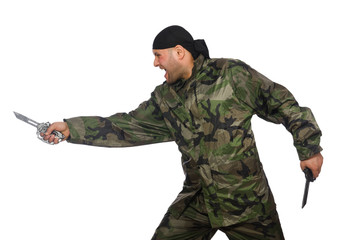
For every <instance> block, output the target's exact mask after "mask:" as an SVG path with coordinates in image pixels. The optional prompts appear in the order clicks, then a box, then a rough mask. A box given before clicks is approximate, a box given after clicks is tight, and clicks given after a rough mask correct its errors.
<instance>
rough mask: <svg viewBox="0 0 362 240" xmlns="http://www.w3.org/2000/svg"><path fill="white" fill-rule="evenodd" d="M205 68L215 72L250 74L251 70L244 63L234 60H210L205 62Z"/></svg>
mask: <svg viewBox="0 0 362 240" xmlns="http://www.w3.org/2000/svg"><path fill="white" fill-rule="evenodd" d="M206 67H208V68H214V69H217V70H232V71H235V72H240V71H242V72H251V71H252V68H251V67H250V66H249V65H248V64H246V63H245V62H243V61H241V60H239V59H234V58H211V59H208V60H207V61H206Z"/></svg>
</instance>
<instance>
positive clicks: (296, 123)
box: [233, 65, 322, 160]
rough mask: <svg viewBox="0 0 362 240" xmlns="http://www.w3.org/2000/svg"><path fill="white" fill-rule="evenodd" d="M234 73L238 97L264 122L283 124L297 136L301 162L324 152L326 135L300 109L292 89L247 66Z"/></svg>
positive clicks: (311, 118)
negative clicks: (291, 91)
mask: <svg viewBox="0 0 362 240" xmlns="http://www.w3.org/2000/svg"><path fill="white" fill-rule="evenodd" d="M233 72H234V75H233V78H234V82H235V83H236V85H235V87H236V89H237V93H236V95H237V97H238V98H239V99H241V100H242V101H243V102H244V103H246V104H247V105H248V106H249V107H250V108H251V109H252V111H253V112H254V113H255V114H257V115H258V116H259V117H260V118H262V119H265V120H267V121H269V122H273V123H276V124H280V123H281V124H283V125H284V126H285V128H286V129H287V130H288V131H289V132H290V133H291V134H292V136H293V141H294V146H295V147H296V149H297V152H298V156H299V159H300V160H306V159H308V158H310V157H312V156H313V155H315V154H317V153H319V152H321V151H322V148H321V147H320V138H321V136H322V132H321V130H320V128H319V126H318V124H317V122H316V120H315V118H314V116H313V113H312V111H311V110H310V109H309V108H307V107H301V106H299V104H298V102H297V101H296V100H295V98H294V97H293V95H292V94H291V93H290V92H289V91H288V89H286V88H285V87H283V86H282V85H280V84H277V83H275V82H272V81H271V80H269V79H268V78H266V77H265V76H263V75H262V74H260V73H258V72H257V71H255V70H254V69H252V68H250V67H249V66H247V65H243V67H242V69H241V70H236V71H235V70H234V71H233Z"/></svg>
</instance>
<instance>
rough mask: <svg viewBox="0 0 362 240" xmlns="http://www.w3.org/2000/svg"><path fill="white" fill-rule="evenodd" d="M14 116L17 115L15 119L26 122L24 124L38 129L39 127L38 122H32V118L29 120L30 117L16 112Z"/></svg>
mask: <svg viewBox="0 0 362 240" xmlns="http://www.w3.org/2000/svg"><path fill="white" fill-rule="evenodd" d="M14 114H15V117H16V118H17V119H20V120H21V121H24V122H26V123H27V124H30V125H32V126H34V127H37V126H38V125H39V123H38V122H36V121H34V120H32V119H30V118H28V117H25V116H24V115H22V114H20V113H17V112H14Z"/></svg>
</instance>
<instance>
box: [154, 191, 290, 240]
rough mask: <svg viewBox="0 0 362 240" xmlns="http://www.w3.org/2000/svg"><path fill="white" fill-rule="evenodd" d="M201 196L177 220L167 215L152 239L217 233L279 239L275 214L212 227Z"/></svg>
mask: <svg viewBox="0 0 362 240" xmlns="http://www.w3.org/2000/svg"><path fill="white" fill-rule="evenodd" d="M204 202H205V201H204V197H203V194H202V193H198V194H197V195H196V196H195V197H194V199H193V200H192V202H191V203H190V204H189V206H188V207H187V208H186V209H185V211H184V212H183V213H182V215H181V216H180V217H179V218H175V217H174V216H173V215H172V214H170V212H167V213H166V214H165V216H164V218H163V219H162V221H161V223H160V225H159V227H158V228H157V229H156V232H155V234H154V236H153V237H152V240H171V239H172V240H185V239H188V240H209V239H211V238H212V237H213V236H214V235H215V233H216V231H217V230H220V231H222V232H224V233H225V234H226V235H227V237H228V239H231V240H242V239H245V240H251V239H254V240H261V239H262V240H267V239H268V240H283V239H284V236H283V231H282V228H281V225H280V222H279V217H278V213H277V212H276V211H274V212H272V213H271V215H268V216H263V217H259V218H257V219H253V220H250V221H246V222H243V223H239V224H235V225H232V226H227V227H221V228H219V229H218V228H212V227H211V224H210V220H209V217H208V211H207V209H206V206H205V204H204Z"/></svg>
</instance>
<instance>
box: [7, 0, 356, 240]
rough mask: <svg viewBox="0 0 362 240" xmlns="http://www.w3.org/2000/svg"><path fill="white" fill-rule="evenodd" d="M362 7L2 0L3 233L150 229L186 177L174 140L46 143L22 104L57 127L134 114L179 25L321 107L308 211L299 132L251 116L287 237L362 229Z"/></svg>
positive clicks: (216, 51) (32, 235) (337, 235)
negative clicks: (318, 154) (317, 167)
mask: <svg viewBox="0 0 362 240" xmlns="http://www.w3.org/2000/svg"><path fill="white" fill-rule="evenodd" d="M357 2H358V1H350V0H343V1H342V0H341V1H317V0H314V1H227V0H225V1H210V0H209V1H196V0H194V1H186V0H183V1H170V0H168V1H166V0H165V1H157V0H154V1H137V0H133V1H107V0H103V1H89V0H88V1H81V0H72V1H70V0H68V1H45V0H44V1H39V0H33V1H17V0H12V1H10V0H9V1H6V0H3V1H1V2H0V84H1V88H0V104H1V105H0V106H1V111H0V112H1V118H0V121H1V127H2V128H1V137H0V149H1V157H0V239H1V240H11V239H17V240H18V239H21V240H23V239H37V240H41V239H46V240H49V239H52V240H53V239H68V240H71V239H77V240H78V239H87V240H89V239H136V240H138V239H150V238H151V237H152V235H153V232H154V230H155V228H156V227H157V226H158V224H159V222H160V221H161V219H162V217H163V215H164V213H165V212H166V210H167V208H168V206H169V205H170V204H171V203H172V201H173V200H174V198H175V197H176V196H177V194H178V192H179V191H180V190H181V187H182V183H183V180H184V176H183V172H182V169H181V164H180V153H179V152H178V150H177V146H176V145H175V144H174V143H167V144H155V145H149V146H143V147H134V148H123V149H120V148H118V149H109V148H98V147H89V146H82V145H74V144H69V143H62V144H60V145H57V146H50V145H46V144H44V143H42V142H41V141H39V140H37V138H36V136H35V128H32V127H31V126H30V125H27V124H25V123H22V122H21V121H19V120H17V119H16V118H15V116H14V114H13V111H17V112H20V113H22V114H24V115H27V116H29V117H31V118H33V119H34V120H37V121H50V122H53V121H61V120H62V119H63V118H69V117H74V116H79V115H100V116H109V115H112V114H114V113H115V112H128V111H130V110H132V109H134V108H135V107H137V106H138V105H139V103H141V102H142V101H144V100H147V99H148V98H149V96H150V93H151V92H152V90H153V89H154V88H155V86H156V85H158V84H160V83H162V82H163V81H164V79H163V75H164V72H163V71H160V70H159V69H156V68H154V67H153V55H152V52H151V50H152V42H153V39H154V37H155V36H156V34H157V33H158V32H159V31H161V30H162V29H163V28H165V27H167V26H169V25H173V24H178V25H181V26H183V27H185V28H186V29H187V30H189V31H190V33H191V34H192V35H193V36H194V38H195V39H198V38H203V39H205V41H206V43H207V45H208V47H209V50H210V55H211V57H228V58H238V59H241V60H243V61H245V62H246V63H248V64H249V65H251V66H252V67H253V68H255V69H256V70H258V71H259V72H261V73H262V74H264V75H266V76H267V77H268V78H270V79H271V80H273V81H275V82H278V83H281V84H282V85H284V86H286V87H287V88H288V89H289V90H290V91H291V92H292V93H293V94H294V95H295V97H296V98H297V100H298V101H299V103H300V105H302V106H308V107H310V108H311V109H312V110H313V112H314V115H315V117H316V119H317V121H318V124H319V125H320V127H321V129H322V131H323V137H322V147H323V148H324V151H323V155H324V158H325V163H324V167H323V171H322V173H321V176H320V178H319V179H318V180H317V181H316V182H314V183H312V184H311V187H310V192H309V199H308V204H307V206H306V207H305V208H304V209H303V210H302V209H301V202H302V195H303V189H304V174H303V173H302V172H301V170H300V168H299V160H298V157H297V153H296V151H295V149H294V147H293V144H292V138H291V136H290V134H289V133H288V132H287V131H286V130H285V129H284V127H283V126H280V125H274V124H271V123H266V122H264V121H262V120H260V119H258V118H257V117H255V118H253V129H254V132H255V135H256V141H257V145H258V149H259V151H260V155H261V159H262V162H263V164H264V167H265V170H266V173H267V176H268V179H269V183H270V185H271V187H272V190H273V193H274V196H275V199H276V202H277V204H278V211H279V215H280V218H281V222H282V226H283V230H284V234H285V237H286V239H291V240H299V239H300V240H305V239H308V240H314V239H358V238H360V229H359V228H360V224H361V220H360V217H361V215H362V211H361V186H360V185H361V178H360V175H361V160H362V157H361V155H360V153H361V146H360V145H361V135H362V131H361V123H360V117H361V106H360V103H361V100H360V97H359V96H360V94H361V84H360V81H361V80H362V79H361V74H360V72H361V71H360V70H361V63H362V61H361V54H362V49H361V43H362V37H361V29H362V28H361V22H362V17H361V7H360V6H359V5H358V3H357ZM213 239H216V240H222V239H227V238H226V236H225V235H224V234H223V233H221V232H218V233H217V234H216V235H215V237H214V238H213Z"/></svg>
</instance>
